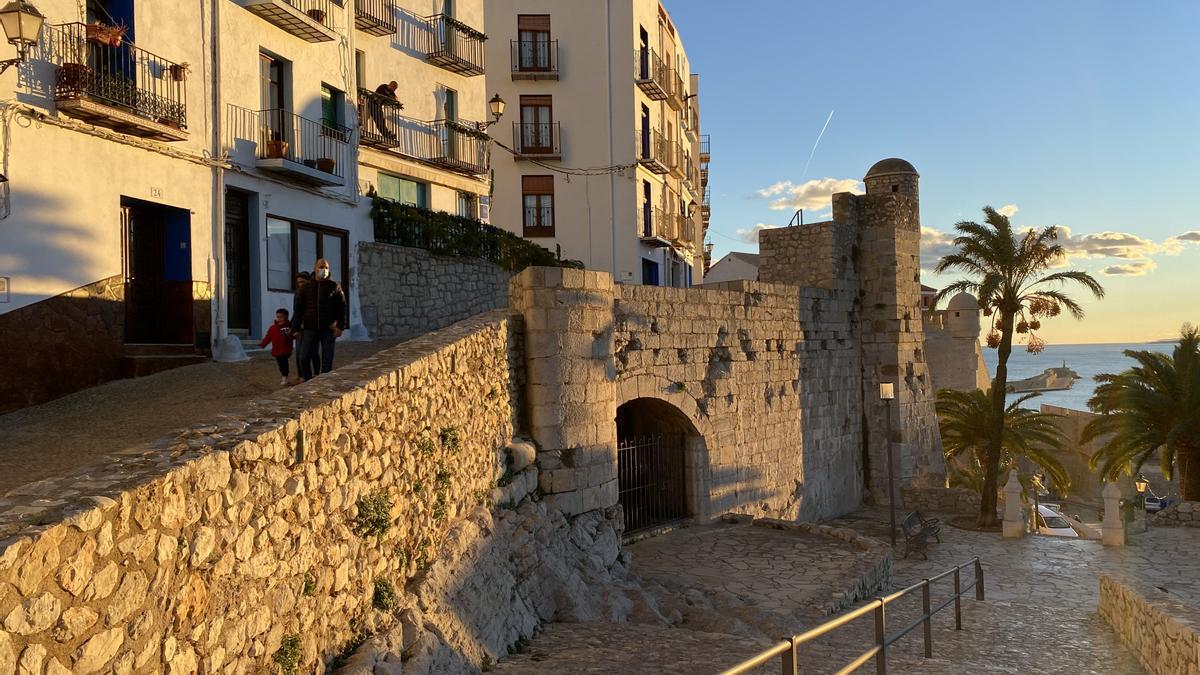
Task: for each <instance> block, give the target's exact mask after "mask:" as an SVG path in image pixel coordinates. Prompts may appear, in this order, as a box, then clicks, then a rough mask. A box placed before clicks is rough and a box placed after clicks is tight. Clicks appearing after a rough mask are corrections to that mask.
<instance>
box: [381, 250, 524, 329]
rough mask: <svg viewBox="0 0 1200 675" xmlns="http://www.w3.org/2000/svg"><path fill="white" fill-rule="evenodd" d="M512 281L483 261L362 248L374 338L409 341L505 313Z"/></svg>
mask: <svg viewBox="0 0 1200 675" xmlns="http://www.w3.org/2000/svg"><path fill="white" fill-rule="evenodd" d="M511 277H512V275H511V274H510V273H508V272H506V271H505V270H503V269H501V268H500V267H497V266H496V265H494V264H492V263H491V262H488V261H487V260H483V259H481V258H462V257H450V256H440V255H435V254H433V253H430V252H429V251H426V250H424V249H419V248H407V247H404V246H392V245H390V244H376V243H371V242H362V243H360V244H359V245H358V295H359V301H360V302H361V303H362V312H363V325H364V326H366V328H367V332H368V333H369V334H370V335H371V337H375V338H398V339H401V340H407V339H408V338H411V337H414V336H417V335H421V334H423V333H428V332H429V331H432V330H438V329H439V328H445V327H446V326H449V325H450V324H452V323H454V322H455V321H461V320H463V319H466V318H467V317H471V316H475V315H476V314H480V313H483V312H490V311H492V310H495V309H500V308H503V307H505V306H506V305H507V302H508V281H509V279H510V278H511Z"/></svg>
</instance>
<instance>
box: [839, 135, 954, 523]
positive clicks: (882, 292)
mask: <svg viewBox="0 0 1200 675" xmlns="http://www.w3.org/2000/svg"><path fill="white" fill-rule="evenodd" d="M919 179H920V175H919V174H918V173H917V170H916V169H915V168H913V165H912V164H909V163H908V162H906V161H905V160H903V159H897V158H891V159H885V160H882V161H879V162H876V163H875V165H874V166H872V167H871V168H870V170H869V171H867V175H866V176H865V177H864V178H863V182H864V183H865V184H866V188H867V193H866V194H865V195H862V196H860V197H857V198H855V199H854V202H855V203H854V205H853V212H854V219H855V220H856V221H857V225H858V230H859V235H860V238H859V241H860V245H861V249H860V251H859V255H860V257H861V264H860V269H861V287H860V297H861V300H862V388H863V389H862V391H863V416H864V438H863V444H864V447H865V450H866V460H867V464H868V468H869V475H868V476H867V482H868V487H869V488H870V490H871V493H872V495H873V496H874V497H875V501H876V502H877V503H882V502H885V501H886V500H887V494H888V489H887V488H888V483H887V481H888V476H887V448H888V446H887V443H886V442H885V438H886V437H885V435H884V429H885V426H886V424H887V408H885V407H884V406H885V405H890V406H891V430H892V441H893V444H894V445H893V448H894V449H893V452H894V453H895V455H894V458H895V462H896V464H895V470H896V474H897V475H896V485H897V490H898V489H899V486H900V485H904V484H908V483H912V484H914V485H918V486H936V485H943V484H944V481H945V473H946V469H945V461H944V458H943V456H942V444H941V439H940V437H939V435H938V429H937V417H936V411H935V409H934V389H933V384H932V381H931V379H930V376H929V369H928V366H927V364H926V356H925V353H924V348H925V337H924V331H923V328H922V322H921V315H920V307H921V214H920V193H919V186H918V181H919ZM835 210H836V209H835ZM880 382H892V383H894V384H895V392H896V393H895V395H896V397H895V399H894V400H892V401H890V402H888V403H885V402H883V401H881V400H880V398H879V383H880ZM898 495H899V493H898V492H897V496H898Z"/></svg>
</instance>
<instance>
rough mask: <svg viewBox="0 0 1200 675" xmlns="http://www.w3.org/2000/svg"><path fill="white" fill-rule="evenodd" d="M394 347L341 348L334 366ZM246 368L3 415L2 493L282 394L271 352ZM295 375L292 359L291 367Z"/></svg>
mask: <svg viewBox="0 0 1200 675" xmlns="http://www.w3.org/2000/svg"><path fill="white" fill-rule="evenodd" d="M395 344H397V342H396V341H395V340H386V341H375V342H339V343H338V346H337V359H336V361H335V366H337V365H345V364H347V363H351V362H353V361H357V360H358V359H361V358H363V357H366V356H370V355H372V354H375V353H376V352H378V351H380V350H382V349H386V348H387V347H391V346H393V345H395ZM250 356H251V360H250V361H244V362H241V363H213V362H208V363H201V364H198V365H194V366H187V367H184V368H176V369H175V370H168V371H166V372H163V373H158V374H157V375H151V376H149V377H142V378H138V379H133V380H117V381H115V382H109V383H106V384H103V385H100V386H98V387H93V388H91V389H85V390H84V391H80V392H76V393H74V394H71V395H69V396H64V397H63V398H60V399H56V400H54V401H50V402H49V403H43V404H42V405H38V406H33V407H30V408H25V409H22V410H18V411H16V412H12V413H9V414H7V415H0V429H3V433H2V434H0V495H2V494H4V493H5V492H7V491H9V490H11V489H13V488H15V487H17V486H20V485H24V484H26V483H30V482H33V481H36V480H41V479H43V478H49V477H52V476H56V475H59V474H62V473H64V472H67V471H70V470H72V469H75V468H76V467H80V466H86V465H89V464H95V463H96V462H98V461H100V460H102V459H103V458H104V457H105V456H106V455H109V454H111V453H114V452H117V451H120V450H125V449H128V448H132V447H136V446H138V445H141V444H143V443H148V442H150V441H153V440H155V439H158V438H160V437H162V436H164V435H166V434H167V433H169V432H171V431H175V430H178V429H182V428H184V427H186V426H189V425H191V424H194V423H196V422H200V421H203V420H205V419H207V418H210V417H213V416H215V415H218V414H220V413H223V412H228V411H230V410H234V409H236V408H237V407H238V406H239V405H241V404H243V403H244V402H246V401H248V400H251V399H254V398H256V397H259V396H262V395H265V394H268V393H271V392H274V391H277V390H278V389H280V386H279V371H278V370H277V369H276V366H275V361H274V359H272V358H271V356H270V355H269V354H268V353H267V352H266V351H256V352H251V354H250ZM292 371H293V373H292V375H293V377H294V376H295V372H294V371H295V361H294V360H293V362H292Z"/></svg>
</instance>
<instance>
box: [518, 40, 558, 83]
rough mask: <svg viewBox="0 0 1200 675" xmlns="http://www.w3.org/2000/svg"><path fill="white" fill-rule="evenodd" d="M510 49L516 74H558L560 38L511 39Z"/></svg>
mask: <svg viewBox="0 0 1200 675" xmlns="http://www.w3.org/2000/svg"><path fill="white" fill-rule="evenodd" d="M509 50H510V54H511V58H512V72H513V73H514V74H517V75H524V74H528V75H546V76H549V75H557V74H558V40H511V41H510V46H509Z"/></svg>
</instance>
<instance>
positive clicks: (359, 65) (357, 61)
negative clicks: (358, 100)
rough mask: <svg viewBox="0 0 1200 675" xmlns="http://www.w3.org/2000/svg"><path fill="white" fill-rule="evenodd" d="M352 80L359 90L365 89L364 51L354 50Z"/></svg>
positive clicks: (365, 56)
mask: <svg viewBox="0 0 1200 675" xmlns="http://www.w3.org/2000/svg"><path fill="white" fill-rule="evenodd" d="M354 80H355V81H356V82H358V86H359V87H361V88H368V87H367V84H366V82H367V54H366V52H364V51H361V50H358V49H355V50H354Z"/></svg>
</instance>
